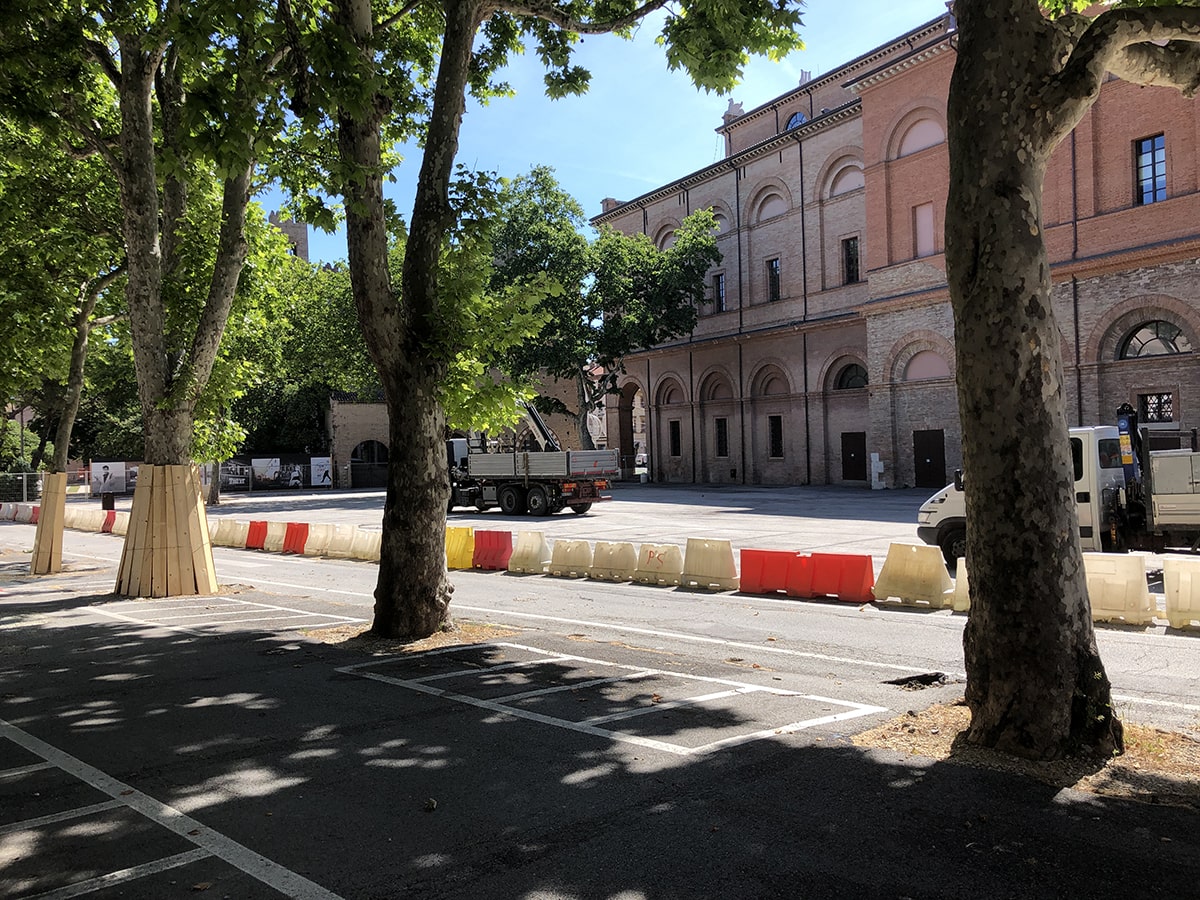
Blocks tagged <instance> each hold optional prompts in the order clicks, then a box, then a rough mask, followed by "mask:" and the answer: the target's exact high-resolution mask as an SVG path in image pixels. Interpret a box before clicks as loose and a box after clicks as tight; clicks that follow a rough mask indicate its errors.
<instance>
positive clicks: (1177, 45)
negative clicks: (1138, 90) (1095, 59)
mask: <svg viewBox="0 0 1200 900" xmlns="http://www.w3.org/2000/svg"><path fill="white" fill-rule="evenodd" d="M1109 70H1110V71H1111V72H1112V73H1113V74H1114V75H1116V76H1117V77H1118V78H1122V79H1124V80H1125V81H1130V82H1133V83H1134V84H1141V85H1146V86H1151V85H1159V86H1162V87H1173V88H1176V89H1177V90H1179V91H1180V92H1181V93H1182V94H1183V96H1185V97H1188V98H1191V97H1194V96H1195V94H1196V90H1197V88H1198V87H1200V43H1189V42H1185V41H1183V40H1175V41H1171V42H1170V43H1168V44H1166V45H1164V46H1159V45H1157V44H1133V45H1132V46H1130V47H1126V48H1125V49H1124V51H1122V52H1121V53H1119V54H1117V56H1116V58H1115V59H1114V60H1113V62H1112V64H1111V65H1110V66H1109Z"/></svg>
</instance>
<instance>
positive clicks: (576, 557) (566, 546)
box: [546, 541, 592, 578]
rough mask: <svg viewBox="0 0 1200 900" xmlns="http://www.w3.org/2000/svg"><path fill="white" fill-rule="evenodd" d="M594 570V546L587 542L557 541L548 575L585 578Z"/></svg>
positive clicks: (551, 556)
mask: <svg viewBox="0 0 1200 900" xmlns="http://www.w3.org/2000/svg"><path fill="white" fill-rule="evenodd" d="M591 568H592V545H591V544H589V543H588V542H587V541H555V542H554V552H553V553H551V555H550V565H549V567H548V568H547V570H546V571H547V573H548V574H550V575H557V576H559V577H560V578H585V577H587V574H588V571H589V570H590V569H591Z"/></svg>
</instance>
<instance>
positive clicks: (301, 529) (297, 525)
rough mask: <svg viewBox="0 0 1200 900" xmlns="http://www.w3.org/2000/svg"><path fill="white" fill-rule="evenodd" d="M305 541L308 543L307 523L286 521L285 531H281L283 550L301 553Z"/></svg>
mask: <svg viewBox="0 0 1200 900" xmlns="http://www.w3.org/2000/svg"><path fill="white" fill-rule="evenodd" d="M306 543H308V523H307V522H288V523H287V531H285V532H284V533H283V552H284V553H303V552H304V545H305V544H306Z"/></svg>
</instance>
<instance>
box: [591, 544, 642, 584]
mask: <svg viewBox="0 0 1200 900" xmlns="http://www.w3.org/2000/svg"><path fill="white" fill-rule="evenodd" d="M637 564H638V556H637V550H635V549H634V546H633V544H631V543H630V542H629V541H619V542H612V541H596V549H595V550H594V551H593V552H592V567H591V568H590V569H589V570H588V577H589V578H595V579H598V580H600V581H632V580H633V573H634V572H636V571H637Z"/></svg>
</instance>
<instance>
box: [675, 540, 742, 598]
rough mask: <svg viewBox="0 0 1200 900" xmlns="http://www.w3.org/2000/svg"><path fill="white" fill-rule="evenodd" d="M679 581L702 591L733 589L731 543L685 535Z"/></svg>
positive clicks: (734, 569)
mask: <svg viewBox="0 0 1200 900" xmlns="http://www.w3.org/2000/svg"><path fill="white" fill-rule="evenodd" d="M680 583H681V584H682V585H683V586H684V587H695V588H700V589H701V590H705V591H709V590H713V591H736V590H737V589H738V575H737V566H736V564H735V563H734V561H733V545H732V544H731V543H730V542H729V541H714V540H706V539H704V538H688V540H687V553H686V554H685V555H684V558H683V573H682V575H681V577H680Z"/></svg>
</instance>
